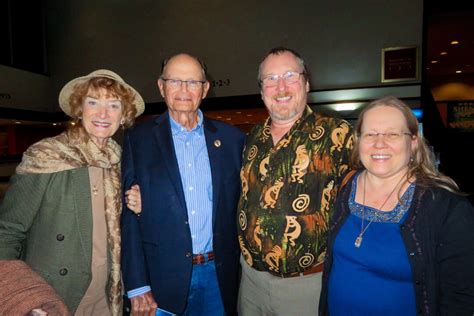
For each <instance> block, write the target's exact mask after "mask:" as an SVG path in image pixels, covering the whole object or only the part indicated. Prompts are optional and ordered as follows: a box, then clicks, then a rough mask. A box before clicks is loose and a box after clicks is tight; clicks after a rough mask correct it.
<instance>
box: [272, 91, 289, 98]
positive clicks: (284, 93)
mask: <svg viewBox="0 0 474 316" xmlns="http://www.w3.org/2000/svg"><path fill="white" fill-rule="evenodd" d="M290 96H293V93H291V92H281V93H278V94H276V95H274V96H273V97H274V98H284V97H290Z"/></svg>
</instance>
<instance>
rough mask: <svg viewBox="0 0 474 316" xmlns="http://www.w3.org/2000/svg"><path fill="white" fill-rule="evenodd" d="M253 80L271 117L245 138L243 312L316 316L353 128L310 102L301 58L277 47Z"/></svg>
mask: <svg viewBox="0 0 474 316" xmlns="http://www.w3.org/2000/svg"><path fill="white" fill-rule="evenodd" d="M258 79H259V82H260V85H261V95H262V99H263V101H264V103H265V106H266V107H267V110H268V113H269V115H270V117H269V118H268V119H267V120H266V121H265V122H264V123H262V124H260V125H257V126H255V127H254V128H253V129H252V130H251V132H250V133H249V135H248V138H247V140H246V145H245V149H244V153H243V165H242V169H241V172H240V177H241V181H242V193H241V196H240V202H239V208H238V214H237V217H238V232H239V243H240V247H241V251H242V257H241V265H242V280H241V284H240V292H239V301H238V310H239V314H241V315H244V316H246V315H299V316H301V315H317V313H318V302H317V300H318V298H319V292H320V290H321V273H320V272H321V271H322V263H323V260H324V255H325V250H326V239H327V232H328V229H329V227H328V221H329V218H330V216H331V213H332V211H333V206H334V198H335V195H336V191H337V183H338V179H339V177H340V176H341V174H342V173H343V172H344V171H345V170H347V169H348V155H349V150H350V149H351V134H352V133H351V127H350V125H349V124H348V123H347V122H345V121H343V120H340V119H335V118H331V117H326V116H323V115H320V114H316V113H314V112H313V111H312V110H311V109H310V107H309V106H308V105H307V103H306V100H307V93H308V91H309V81H308V71H307V69H306V66H305V63H304V61H303V59H302V58H301V57H300V55H299V54H298V53H296V52H295V51H293V50H291V49H287V48H275V49H273V50H271V51H270V52H269V53H268V54H267V55H266V56H265V58H264V59H263V61H262V63H261V64H260V67H259V73H258Z"/></svg>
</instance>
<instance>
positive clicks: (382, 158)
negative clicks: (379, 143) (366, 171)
mask: <svg viewBox="0 0 474 316" xmlns="http://www.w3.org/2000/svg"><path fill="white" fill-rule="evenodd" d="M370 157H372V159H375V160H387V159H389V158H390V157H391V155H383V154H377V155H370Z"/></svg>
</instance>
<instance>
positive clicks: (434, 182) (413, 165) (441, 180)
mask: <svg viewBox="0 0 474 316" xmlns="http://www.w3.org/2000/svg"><path fill="white" fill-rule="evenodd" d="M379 106H388V107H392V108H395V109H397V110H399V111H400V112H402V114H403V116H404V117H405V122H406V126H407V129H408V131H409V132H410V134H411V135H412V137H413V138H414V139H416V146H415V148H414V150H413V152H412V156H411V158H410V162H409V164H408V174H407V179H412V178H416V183H417V185H420V186H422V187H425V188H427V187H440V188H444V189H446V190H448V191H451V192H454V193H458V194H459V193H460V192H459V188H458V186H457V184H456V182H454V180H453V179H451V178H449V177H447V176H445V175H444V174H442V173H441V172H439V171H438V169H437V168H436V166H435V163H434V161H435V160H434V156H433V152H432V151H431V150H430V148H429V147H428V144H427V142H426V140H425V138H424V137H423V135H421V133H420V130H419V128H418V126H419V125H418V120H417V119H416V117H415V115H414V114H413V112H412V111H411V109H410V107H409V106H408V105H407V104H405V103H404V102H403V101H402V100H400V99H398V98H396V97H393V96H387V97H384V98H381V99H378V100H375V101H373V102H371V103H369V105H367V106H366V107H365V108H364V109H363V110H362V111H361V113H360V114H359V119H358V120H357V123H356V126H355V129H354V133H355V135H354V149H353V151H352V154H351V158H350V164H351V167H352V168H353V169H365V167H364V166H363V165H362V162H361V161H360V152H359V145H360V134H361V130H362V125H363V123H364V116H365V113H367V111H369V110H370V109H373V108H375V107H379Z"/></svg>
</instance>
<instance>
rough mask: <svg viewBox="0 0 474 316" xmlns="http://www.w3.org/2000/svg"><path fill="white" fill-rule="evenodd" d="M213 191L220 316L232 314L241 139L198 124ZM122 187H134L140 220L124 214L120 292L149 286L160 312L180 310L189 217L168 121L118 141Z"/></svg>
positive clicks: (187, 275)
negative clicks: (138, 195)
mask: <svg viewBox="0 0 474 316" xmlns="http://www.w3.org/2000/svg"><path fill="white" fill-rule="evenodd" d="M203 126H204V134H205V137H206V145H207V150H208V153H209V161H210V164H211V166H210V167H211V173H212V187H213V209H212V216H213V218H212V220H213V251H214V254H215V264H216V270H217V278H218V282H219V289H220V292H221V296H222V300H223V303H224V308H225V310H226V313H227V314H229V315H234V314H236V301H237V292H238V264H239V263H238V259H239V245H238V240H237V231H236V230H237V224H236V210H237V203H238V199H239V194H240V177H239V172H240V167H241V157H242V148H243V143H244V134H243V132H242V131H240V130H239V129H238V128H236V127H233V126H230V125H228V124H225V123H223V122H219V121H214V120H210V119H208V118H204V122H203ZM122 184H123V188H129V187H130V186H131V185H133V184H139V185H140V190H141V195H142V213H141V216H139V217H138V216H136V215H135V214H133V212H131V211H130V210H129V209H127V208H126V207H124V210H123V212H122V274H123V280H124V284H125V289H126V291H130V290H132V289H136V288H139V287H142V286H145V285H150V286H151V289H152V293H153V296H154V298H155V300H156V302H157V303H158V305H159V306H160V307H161V308H163V309H165V310H169V311H172V312H174V313H182V312H183V311H184V309H185V307H186V300H187V297H188V290H189V286H190V282H191V273H192V268H193V267H192V254H193V249H192V242H191V232H190V228H189V225H188V215H187V214H188V213H187V209H186V202H185V198H184V192H183V188H182V184H181V177H180V174H179V167H178V162H177V160H176V154H175V150H174V144H173V139H172V136H171V126H170V121H169V114H168V113H167V112H166V113H165V114H163V115H161V116H159V117H157V118H155V119H153V120H150V121H148V122H145V123H142V124H139V125H137V126H136V127H134V128H133V129H131V130H129V131H128V132H127V133H126V135H125V139H124V146H123V157H122Z"/></svg>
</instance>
